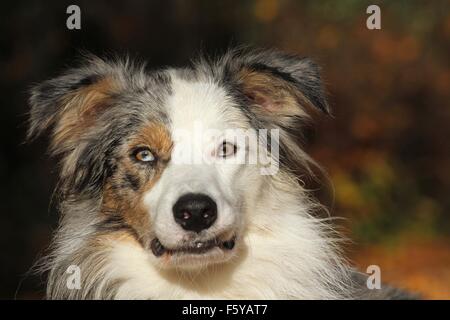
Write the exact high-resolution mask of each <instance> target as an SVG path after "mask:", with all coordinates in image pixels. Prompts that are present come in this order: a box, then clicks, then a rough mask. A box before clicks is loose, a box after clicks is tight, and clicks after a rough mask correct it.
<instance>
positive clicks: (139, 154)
mask: <svg viewBox="0 0 450 320" xmlns="http://www.w3.org/2000/svg"><path fill="white" fill-rule="evenodd" d="M134 157H135V159H136V160H137V161H140V162H152V161H154V160H155V156H154V155H153V153H152V152H151V151H150V149H148V148H140V149H138V150H136V151H135V152H134Z"/></svg>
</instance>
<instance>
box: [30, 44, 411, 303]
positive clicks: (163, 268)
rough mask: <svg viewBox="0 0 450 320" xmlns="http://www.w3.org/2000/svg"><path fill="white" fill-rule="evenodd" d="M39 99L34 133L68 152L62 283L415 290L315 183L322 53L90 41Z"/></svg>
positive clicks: (224, 291) (134, 292) (340, 292)
mask: <svg viewBox="0 0 450 320" xmlns="http://www.w3.org/2000/svg"><path fill="white" fill-rule="evenodd" d="M30 104H31V112H30V125H29V131H28V137H29V138H30V139H32V138H34V137H37V136H39V135H40V134H42V133H43V132H44V131H49V132H50V137H51V152H52V154H53V155H56V156H58V158H59V159H60V160H61V162H60V180H59V184H58V188H57V195H58V196H59V200H60V201H59V211H60V214H61V217H60V223H59V228H58V230H57V231H56V234H55V236H54V240H53V244H52V246H51V248H50V253H49V254H48V255H47V256H46V258H45V259H44V260H43V262H42V263H41V265H40V268H41V269H42V270H43V271H46V272H48V281H47V298H49V299H360V298H363V299H366V298H382V299H386V298H402V297H403V296H402V293H401V292H399V291H397V290H395V289H391V288H389V287H383V288H382V289H381V290H369V289H368V288H367V287H366V280H365V277H364V275H362V274H361V273H358V272H357V271H355V270H353V269H352V268H351V267H350V266H349V265H348V263H347V262H346V261H345V260H344V259H343V257H342V254H341V252H340V250H339V239H340V237H339V236H338V235H337V234H336V232H334V229H333V228H332V226H331V225H330V223H329V219H320V218H318V216H317V214H316V212H317V211H318V210H319V209H320V208H321V205H320V203H319V202H318V201H317V200H314V198H313V197H312V196H311V194H310V192H308V191H307V190H306V188H305V187H304V184H303V181H302V177H303V175H302V174H299V172H303V174H304V173H305V172H308V171H310V169H309V168H310V167H311V164H313V161H312V160H311V159H310V158H309V157H308V155H307V154H306V153H305V152H304V151H303V150H302V148H301V146H300V145H299V143H298V141H299V136H301V133H302V128H303V123H304V120H307V119H308V113H307V112H310V111H312V110H314V109H315V110H318V111H322V112H324V113H329V107H328V104H327V101H326V98H325V96H324V91H323V88H322V84H321V80H320V75H319V68H318V67H317V65H316V64H315V63H313V62H312V61H311V60H310V59H308V58H301V57H298V56H296V55H288V54H284V53H281V52H278V51H270V50H247V49H235V50H230V51H228V52H227V53H225V54H224V55H222V56H221V57H219V58H217V59H207V58H199V59H198V60H197V61H195V62H193V63H192V64H191V66H189V67H186V68H165V69H159V70H147V69H146V68H145V66H144V65H139V64H136V63H133V62H131V61H130V60H129V59H112V60H104V59H100V58H98V57H95V56H88V57H86V58H85V60H84V62H83V64H82V65H81V66H80V67H78V68H74V69H70V70H68V71H67V72H66V73H64V74H63V75H61V76H59V77H57V78H55V79H52V80H49V81H46V82H43V83H42V84H40V85H37V86H36V87H34V88H33V90H32V93H31V98H30ZM199 128H200V130H199ZM197 131H201V134H196V132H197ZM207 132H210V134H206V133H207ZM236 132H239V134H236ZM261 132H264V133H265V134H260V133H261ZM242 135H244V138H243V139H242ZM255 155H256V157H255ZM261 155H262V157H261ZM252 158H253V159H255V158H256V161H253V162H252V161H251V159H252ZM261 159H265V160H268V161H261ZM241 160H242V161H241ZM73 266H75V267H77V268H79V269H78V270H79V276H80V287H79V288H71V287H70V286H68V285H67V284H68V282H67V279H68V277H69V276H70V274H68V272H67V271H68V270H69V269H70V268H73Z"/></svg>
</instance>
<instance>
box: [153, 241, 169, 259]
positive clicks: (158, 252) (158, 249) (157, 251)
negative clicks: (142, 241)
mask: <svg viewBox="0 0 450 320" xmlns="http://www.w3.org/2000/svg"><path fill="white" fill-rule="evenodd" d="M151 248H152V252H153V254H154V255H155V256H156V257H160V256H162V255H163V254H164V252H166V249H165V248H164V246H163V245H162V244H161V242H160V241H159V240H158V238H155V239H153V240H152V243H151Z"/></svg>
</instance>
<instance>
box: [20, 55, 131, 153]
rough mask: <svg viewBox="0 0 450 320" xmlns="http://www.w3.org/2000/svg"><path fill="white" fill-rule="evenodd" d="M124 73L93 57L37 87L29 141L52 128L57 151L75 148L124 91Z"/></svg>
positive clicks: (32, 91)
mask: <svg viewBox="0 0 450 320" xmlns="http://www.w3.org/2000/svg"><path fill="white" fill-rule="evenodd" d="M121 71H122V70H121V69H120V68H119V67H118V65H114V64H111V63H108V62H106V61H104V60H102V59H100V58H97V57H93V56H90V57H89V58H88V59H87V61H86V62H85V63H84V64H83V66H81V67H79V68H74V69H70V70H68V71H67V72H66V73H65V74H63V75H61V76H59V77H57V78H54V79H51V80H48V81H45V82H43V83H41V84H39V85H37V86H35V87H34V88H33V89H32V90H31V97H30V99H29V103H30V105H31V111H30V116H29V128H28V134H27V138H28V140H32V139H34V138H36V137H37V136H39V135H41V134H42V133H43V132H44V131H46V130H47V129H50V128H52V129H53V130H52V132H51V144H52V150H53V152H55V153H62V152H65V151H67V150H68V149H70V148H72V147H71V145H73V143H76V141H77V139H79V138H80V136H81V135H82V134H83V132H85V131H86V130H87V129H88V128H89V127H90V126H91V125H92V124H93V123H94V122H95V120H96V118H97V117H98V115H99V114H101V112H102V110H104V109H105V108H107V107H108V102H109V99H110V97H112V96H113V95H114V94H117V93H118V92H119V91H120V90H121V89H122V88H123V80H122V79H123V75H122V74H121Z"/></svg>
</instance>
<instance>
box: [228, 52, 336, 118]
mask: <svg viewBox="0 0 450 320" xmlns="http://www.w3.org/2000/svg"><path fill="white" fill-rule="evenodd" d="M224 60H225V61H224V62H225V65H226V66H227V67H226V68H227V71H228V72H229V73H228V75H229V77H231V78H232V79H233V82H234V83H235V84H237V86H238V88H239V90H240V91H241V92H242V93H243V95H244V96H245V97H246V98H247V99H248V101H249V102H250V106H251V107H252V111H254V112H256V113H257V114H259V115H261V116H264V115H266V116H270V117H271V118H273V117H274V116H279V117H282V118H285V119H287V118H290V117H292V116H306V110H305V107H306V108H308V107H310V108H313V109H316V110H321V111H322V112H324V113H326V114H329V113H330V109H329V106H328V103H327V101H326V98H325V93H324V89H323V86H322V81H321V77H320V70H319V67H318V66H317V65H316V64H315V63H314V62H313V61H312V60H310V59H308V58H301V57H298V56H296V55H289V54H285V53H281V52H278V51H267V50H264V51H257V52H255V51H250V52H242V51H240V50H237V51H233V52H232V53H231V54H229V55H228V56H227V55H226V56H225V58H224Z"/></svg>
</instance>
